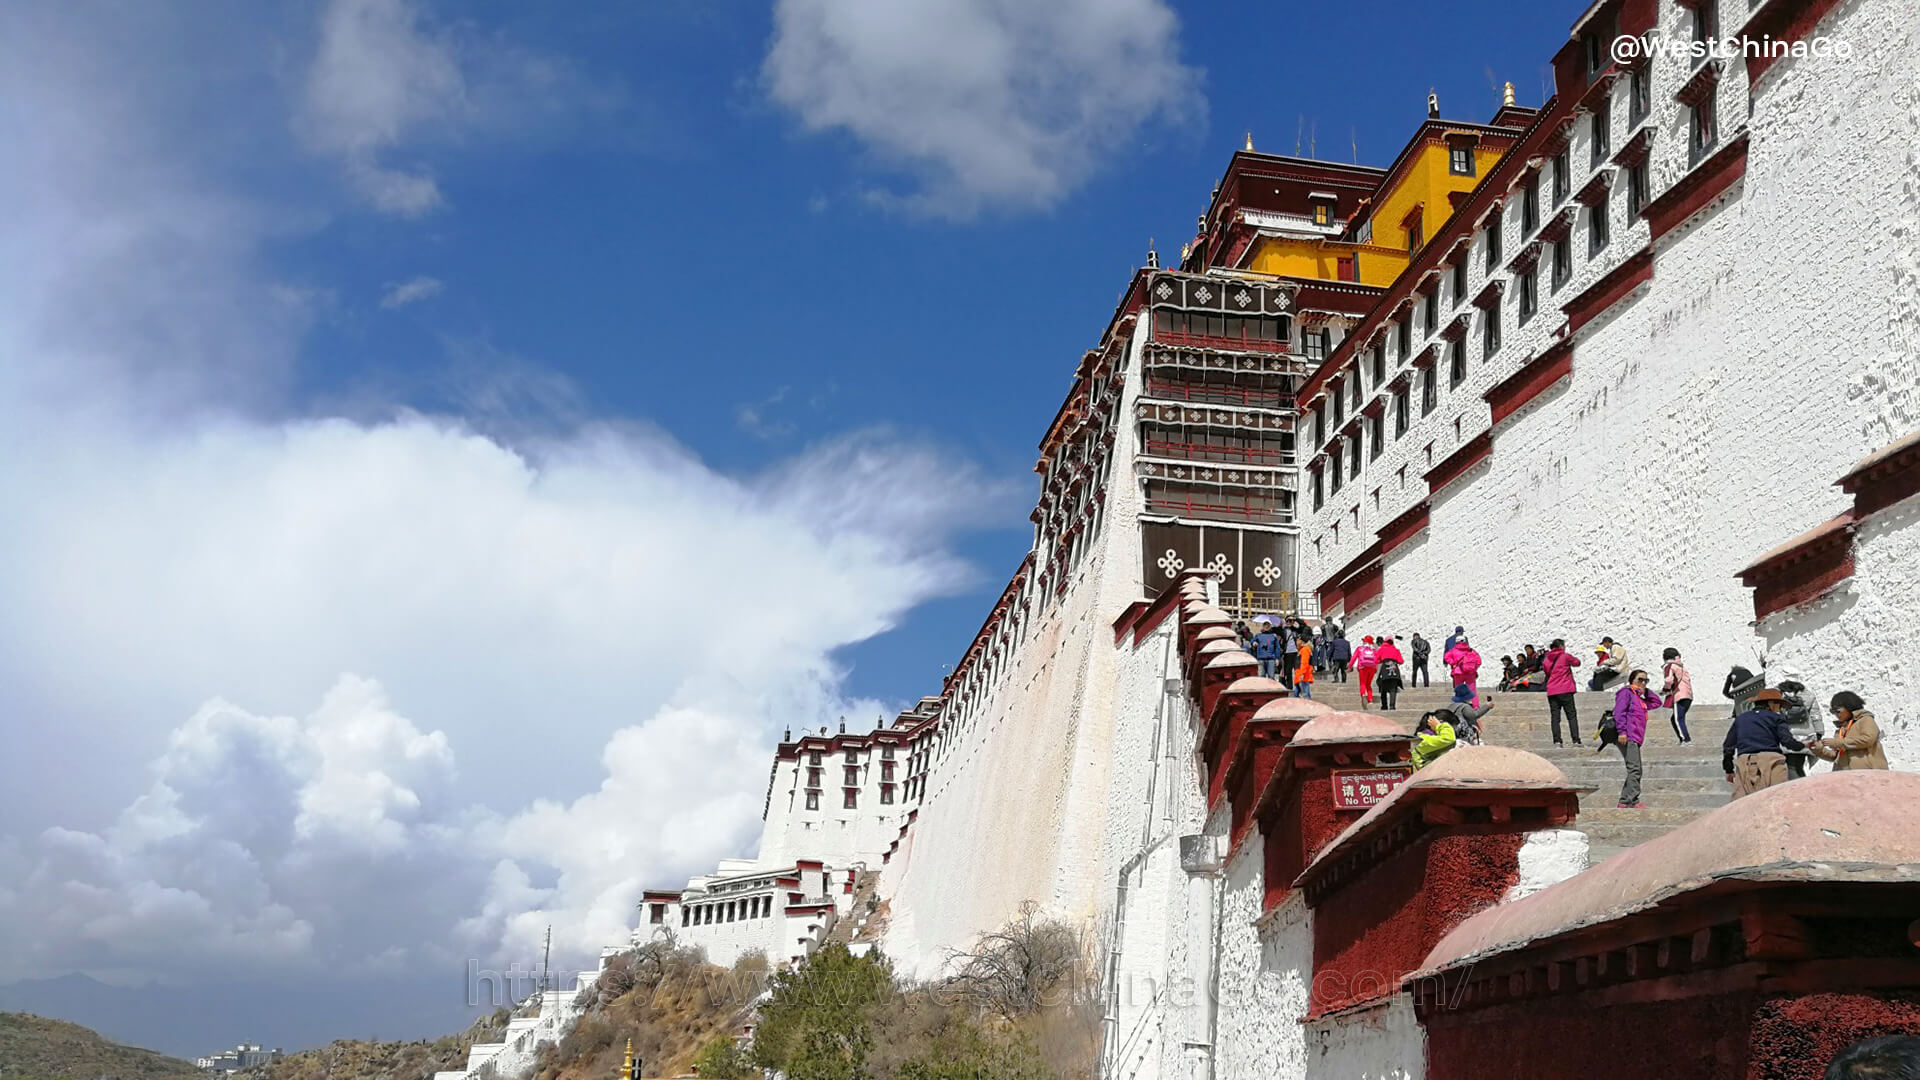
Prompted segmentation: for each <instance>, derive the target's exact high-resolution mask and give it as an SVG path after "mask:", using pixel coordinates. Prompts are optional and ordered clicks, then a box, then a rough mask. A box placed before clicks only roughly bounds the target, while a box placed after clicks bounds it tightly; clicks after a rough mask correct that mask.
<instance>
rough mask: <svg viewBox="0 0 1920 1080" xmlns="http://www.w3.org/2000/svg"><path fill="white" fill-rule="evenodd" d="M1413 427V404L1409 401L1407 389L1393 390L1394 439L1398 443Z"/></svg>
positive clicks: (1400, 387) (1396, 388)
mask: <svg viewBox="0 0 1920 1080" xmlns="http://www.w3.org/2000/svg"><path fill="white" fill-rule="evenodd" d="M1411 426H1413V403H1412V401H1411V400H1409V396H1408V394H1407V388H1406V387H1405V386H1404V385H1402V386H1396V387H1394V388H1393V437H1394V439H1395V440H1396V441H1397V440H1399V439H1400V438H1401V437H1402V436H1404V435H1405V434H1406V433H1407V429H1408V428H1409V427H1411Z"/></svg>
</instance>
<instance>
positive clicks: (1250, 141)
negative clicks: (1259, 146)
mask: <svg viewBox="0 0 1920 1080" xmlns="http://www.w3.org/2000/svg"><path fill="white" fill-rule="evenodd" d="M1247 152H1248V153H1252V152H1253V132H1251V131H1249V132H1247Z"/></svg>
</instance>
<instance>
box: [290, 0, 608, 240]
mask: <svg viewBox="0 0 1920 1080" xmlns="http://www.w3.org/2000/svg"><path fill="white" fill-rule="evenodd" d="M623 104H624V101H623V95H622V94H621V93H620V91H619V90H618V89H617V88H616V87H614V86H613V85H611V84H606V83H603V82H601V81H599V80H596V79H594V78H592V77H589V76H588V75H587V74H585V73H584V72H582V71H581V70H580V69H579V68H578V67H576V66H575V65H573V64H572V63H570V62H568V61H567V60H565V59H564V58H561V57H557V56H552V55H549V54H546V53H542V52H539V51H536V50H533V49H529V48H526V47H524V46H520V45H517V44H515V43H513V42H510V41H507V40H504V39H501V38H499V37H490V36H483V35H480V34H478V33H476V32H475V31H473V30H472V28H471V27H468V26H466V25H464V24H453V25H436V24H434V23H432V22H431V21H430V20H428V19H427V18H425V17H424V16H423V14H422V12H421V10H420V8H419V6H418V5H416V4H415V3H413V2H412V0H328V3H327V4H326V6H325V8H324V9H323V10H322V11H321V15H320V21H319V43H318V47H317V49H316V51H315V53H314V57H313V62H312V65H311V66H310V67H309V68H308V70H307V76H306V82H305V86H304V92H303V94H302V100H301V104H300V109H299V113H298V115H297V116H296V122H295V127H296V129H297V130H298V131H299V132H300V134H301V136H302V137H303V138H304V140H305V142H306V144H307V146H308V148H309V149H311V150H313V151H314V152H316V153H320V154H325V155H329V156H332V157H335V158H337V159H338V160H339V161H340V163H341V166H342V168H343V170H344V173H345V176H346V178H347V181H348V183H349V184H350V185H351V186H352V187H353V188H354V190H355V191H356V192H358V194H359V195H360V196H361V198H363V199H364V200H365V201H366V202H367V203H369V204H370V205H371V206H372V207H373V208H374V209H375V210H378V211H380V212H381V213H384V214H390V215H392V216H395V217H403V218H411V217H420V216H422V215H424V214H428V213H430V212H432V211H434V210H437V209H439V208H440V207H441V206H442V205H444V203H445V202H446V198H445V195H444V193H443V192H442V191H441V189H440V181H439V177H438V175H437V174H436V171H435V169H434V168H433V166H432V164H431V163H430V162H429V161H427V160H425V159H426V157H427V156H428V155H429V154H430V152H433V151H440V150H444V149H445V148H447V147H449V146H452V145H456V144H461V143H469V142H473V141H485V140H488V139H515V140H524V139H539V138H551V137H554V136H555V135H556V134H557V133H560V132H564V131H566V130H569V129H572V128H574V127H576V126H577V125H579V124H580V123H581V122H583V120H586V119H588V118H591V117H594V116H596V115H601V114H605V113H607V112H610V111H614V110H617V109H619V108H620V107H621V106H622V105H623ZM400 156H407V160H404V161H396V160H395V159H396V157H400Z"/></svg>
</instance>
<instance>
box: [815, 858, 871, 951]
mask: <svg viewBox="0 0 1920 1080" xmlns="http://www.w3.org/2000/svg"><path fill="white" fill-rule="evenodd" d="M879 885H880V872H879V871H878V870H860V871H858V872H856V873H855V874H854V877H853V901H852V903H851V904H850V905H849V906H848V909H847V913H846V914H845V915H844V916H842V917H841V918H840V920H839V921H838V922H836V923H834V924H833V929H832V930H829V931H827V937H826V942H823V944H826V943H831V942H839V943H840V944H842V945H845V946H847V947H848V948H849V949H851V950H852V951H853V953H854V954H855V955H864V953H865V952H866V951H867V950H869V949H871V948H872V947H873V944H874V942H876V941H878V940H879V938H880V937H881V936H882V935H883V934H884V933H885V932H886V917H885V912H884V911H882V910H881V909H882V908H883V907H884V905H882V904H881V903H880V902H879V901H878V900H877V899H876V898H875V895H874V891H875V889H877V888H878V887H879Z"/></svg>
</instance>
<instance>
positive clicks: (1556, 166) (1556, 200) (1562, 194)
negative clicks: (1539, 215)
mask: <svg viewBox="0 0 1920 1080" xmlns="http://www.w3.org/2000/svg"><path fill="white" fill-rule="evenodd" d="M1572 183H1573V170H1572V169H1571V168H1570V167H1569V166H1568V165H1567V151H1566V150H1565V148H1562V149H1561V151H1560V152H1559V153H1557V154H1555V155H1553V206H1554V209H1556V210H1557V209H1559V208H1560V204H1561V203H1563V202H1566V201H1567V187H1568V185H1570V184H1572Z"/></svg>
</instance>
